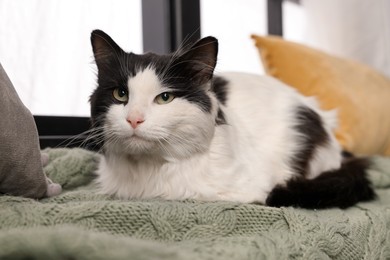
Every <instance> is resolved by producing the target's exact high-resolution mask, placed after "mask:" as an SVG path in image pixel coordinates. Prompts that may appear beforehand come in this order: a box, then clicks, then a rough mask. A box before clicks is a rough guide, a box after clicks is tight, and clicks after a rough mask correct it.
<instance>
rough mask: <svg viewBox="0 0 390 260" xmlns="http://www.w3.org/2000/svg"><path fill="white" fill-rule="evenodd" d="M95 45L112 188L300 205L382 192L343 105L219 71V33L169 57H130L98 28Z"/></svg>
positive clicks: (103, 170) (107, 185) (104, 168)
mask: <svg viewBox="0 0 390 260" xmlns="http://www.w3.org/2000/svg"><path fill="white" fill-rule="evenodd" d="M91 43H92V49H93V53H94V58H95V62H96V65H97V69H98V72H97V85H98V86H97V88H96V89H95V90H94V92H93V93H92V95H91V97H90V103H91V120H92V123H93V125H94V127H95V128H94V129H95V130H96V131H95V132H96V133H97V134H96V135H97V136H99V138H98V139H99V142H101V143H102V153H103V156H102V159H101V161H100V163H99V166H98V169H97V171H96V173H97V179H96V181H97V183H98V185H99V188H100V190H101V191H102V192H103V193H105V194H110V195H115V196H116V197H118V198H122V199H140V198H145V199H148V198H162V199H167V200H185V199H196V200H201V201H220V200H222V201H233V202H240V203H257V204H262V205H268V206H274V207H280V206H295V207H303V208H329V207H339V208H347V207H350V206H352V205H354V204H356V203H357V202H360V201H369V200H372V199H374V198H375V193H374V191H373V189H372V187H371V184H370V181H369V179H368V178H367V173H366V172H367V171H366V170H367V168H368V167H369V162H368V161H367V160H365V159H360V158H354V157H351V158H347V159H344V157H343V156H342V149H341V147H340V145H339V144H338V142H337V140H336V138H335V135H334V134H333V130H334V129H335V128H336V127H337V119H336V116H337V115H336V112H335V111H323V110H321V109H320V107H319V105H318V103H317V101H316V99H315V98H313V97H304V96H302V95H300V94H299V93H298V92H297V91H296V90H294V89H293V88H292V87H289V86H287V85H285V84H284V83H282V82H280V81H278V80H276V79H274V78H271V77H267V76H261V75H252V74H246V73H237V72H236V73H233V72H232V73H220V74H218V75H217V74H215V75H214V69H215V66H216V63H217V53H218V41H217V39H216V38H214V37H211V36H210V37H205V38H203V39H200V40H199V41H198V42H196V43H194V44H192V45H190V46H187V47H183V48H180V49H179V50H178V51H176V52H174V53H172V54H169V55H157V54H154V53H146V54H143V55H137V54H134V53H126V52H125V51H123V50H122V49H121V47H119V46H118V45H117V44H116V43H115V42H114V40H113V39H112V38H111V37H110V36H108V35H107V34H106V33H104V32H103V31H101V30H94V31H93V32H92V34H91ZM292 62H293V61H292Z"/></svg>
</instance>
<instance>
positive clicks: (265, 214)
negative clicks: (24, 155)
mask: <svg viewBox="0 0 390 260" xmlns="http://www.w3.org/2000/svg"><path fill="white" fill-rule="evenodd" d="M46 152H47V153H48V154H49V156H50V162H49V164H48V165H47V166H46V167H45V171H46V174H47V175H48V176H49V177H50V178H52V179H53V180H54V181H56V182H58V183H60V184H61V185H62V186H63V188H64V192H63V194H61V195H59V196H57V197H53V198H46V199H43V200H40V201H37V200H32V199H26V198H21V197H12V196H1V197H0V230H1V232H0V259H3V258H12V259H22V258H23V259H25V258H29V259H224V260H225V259H390V243H388V242H387V241H390V232H389V230H390V159H389V158H387V159H386V158H381V157H374V158H372V160H373V166H372V170H371V171H370V176H371V179H372V182H373V184H374V186H375V187H376V191H377V193H378V196H379V198H378V200H376V201H374V202H370V203H361V204H358V205H357V206H355V207H352V208H350V209H347V210H340V209H330V210H314V211H313V210H304V209H294V208H270V207H265V206H259V205H252V204H240V203H231V202H197V201H192V200H187V201H162V200H130V201H125V200H118V199H115V198H112V197H108V196H105V195H101V194H98V192H97V190H96V188H95V186H94V183H93V178H94V175H93V170H94V169H95V167H96V163H97V161H98V158H99V157H98V156H97V155H96V154H94V153H91V152H88V151H86V150H82V149H48V150H46Z"/></svg>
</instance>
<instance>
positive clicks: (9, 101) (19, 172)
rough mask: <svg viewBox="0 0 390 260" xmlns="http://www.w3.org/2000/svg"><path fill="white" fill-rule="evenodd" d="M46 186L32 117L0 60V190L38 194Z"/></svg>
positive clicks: (38, 196) (37, 196)
mask: <svg viewBox="0 0 390 260" xmlns="http://www.w3.org/2000/svg"><path fill="white" fill-rule="evenodd" d="M46 190H47V184H46V179H45V175H44V173H43V169H42V165H41V155H40V148H39V140H38V132H37V129H36V126H35V122H34V118H33V116H32V115H31V113H30V111H29V110H28V109H27V108H26V107H25V106H24V105H23V103H22V102H21V100H20V98H19V96H18V94H17V93H16V91H15V89H14V87H13V85H12V83H11V81H10V80H9V78H8V76H7V74H6V73H5V71H4V69H3V67H2V66H1V64H0V193H2V194H9V195H15V196H24V197H29V198H42V197H43V196H44V195H45V193H46Z"/></svg>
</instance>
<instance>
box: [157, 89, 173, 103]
mask: <svg viewBox="0 0 390 260" xmlns="http://www.w3.org/2000/svg"><path fill="white" fill-rule="evenodd" d="M174 98H175V96H174V95H173V94H172V93H168V92H164V93H161V94H160V95H158V96H157V97H156V98H155V100H154V101H155V102H156V103H157V104H159V105H163V104H168V103H170V102H172V100H173V99H174Z"/></svg>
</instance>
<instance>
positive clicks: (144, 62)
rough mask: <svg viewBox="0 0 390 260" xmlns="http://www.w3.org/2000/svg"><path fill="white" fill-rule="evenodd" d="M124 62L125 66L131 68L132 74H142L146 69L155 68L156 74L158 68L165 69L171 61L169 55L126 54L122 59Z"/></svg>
mask: <svg viewBox="0 0 390 260" xmlns="http://www.w3.org/2000/svg"><path fill="white" fill-rule="evenodd" d="M123 58H124V59H125V61H126V64H127V65H128V66H130V67H132V70H133V71H134V73H138V72H140V71H141V72H142V71H143V70H145V69H147V68H151V67H153V68H155V70H156V72H158V70H159V69H160V68H165V67H166V66H168V65H169V61H170V60H171V58H172V56H171V55H159V54H155V53H146V54H135V53H128V54H127V57H123Z"/></svg>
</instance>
